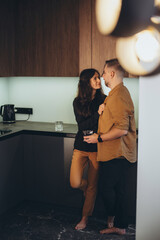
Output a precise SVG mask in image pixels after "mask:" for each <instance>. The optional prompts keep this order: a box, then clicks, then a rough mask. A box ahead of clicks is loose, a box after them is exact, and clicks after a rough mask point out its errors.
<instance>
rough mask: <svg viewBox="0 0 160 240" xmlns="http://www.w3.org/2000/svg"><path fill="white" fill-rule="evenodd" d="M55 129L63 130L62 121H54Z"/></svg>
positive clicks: (57, 130)
mask: <svg viewBox="0 0 160 240" xmlns="http://www.w3.org/2000/svg"><path fill="white" fill-rule="evenodd" d="M55 131H56V132H61V131H63V122H62V121H56V122H55Z"/></svg>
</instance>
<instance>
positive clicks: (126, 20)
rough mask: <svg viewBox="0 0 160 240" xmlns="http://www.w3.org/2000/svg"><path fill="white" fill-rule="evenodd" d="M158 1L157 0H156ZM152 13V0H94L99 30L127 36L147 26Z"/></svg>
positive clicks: (103, 32) (105, 33) (104, 32)
mask: <svg viewBox="0 0 160 240" xmlns="http://www.w3.org/2000/svg"><path fill="white" fill-rule="evenodd" d="M157 1H159V0H157ZM153 14H154V0H147V4H146V0H123V1H122V0H96V20H97V26H98V29H99V31H100V32H101V33H102V34H104V35H108V34H111V35H113V36H117V37H128V36H131V35H133V34H135V33H138V32H140V31H142V30H143V29H145V28H146V27H148V25H149V24H150V18H151V17H152V16H153Z"/></svg>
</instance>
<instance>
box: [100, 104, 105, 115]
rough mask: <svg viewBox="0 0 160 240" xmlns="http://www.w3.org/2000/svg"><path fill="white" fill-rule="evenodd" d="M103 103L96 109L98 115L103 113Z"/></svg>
mask: <svg viewBox="0 0 160 240" xmlns="http://www.w3.org/2000/svg"><path fill="white" fill-rule="evenodd" d="M104 106H105V105H104V103H102V104H101V105H100V106H99V108H98V114H99V115H101V114H102V113H103V111H104Z"/></svg>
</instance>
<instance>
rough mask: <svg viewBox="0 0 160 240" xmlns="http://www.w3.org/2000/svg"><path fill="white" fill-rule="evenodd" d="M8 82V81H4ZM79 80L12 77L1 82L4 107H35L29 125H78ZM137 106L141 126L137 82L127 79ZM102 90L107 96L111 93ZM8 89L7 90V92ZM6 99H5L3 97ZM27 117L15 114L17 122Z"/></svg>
mask: <svg viewBox="0 0 160 240" xmlns="http://www.w3.org/2000/svg"><path fill="white" fill-rule="evenodd" d="M5 80H6V81H5ZM78 80H79V78H78V77H65V78H62V77H10V78H6V79H5V78H4V79H3V78H0V89H1V92H2V93H3V94H2V95H1V96H2V98H3V101H2V102H1V103H2V104H4V103H12V104H14V105H15V107H32V108H33V115H31V116H30V119H29V120H30V121H39V122H55V121H57V120H62V121H63V122H65V123H76V121H75V117H74V113H73V107H72V102H73V99H74V98H75V96H76V94H77V86H78ZM124 83H125V85H126V86H127V88H128V89H129V91H130V93H131V96H132V99H133V102H134V105H135V117H136V123H137V125H138V87H139V86H138V83H139V81H138V79H132V78H131V79H129V78H128V79H124ZM102 86H103V89H104V91H105V93H106V94H108V89H107V88H106V86H104V82H103V80H102ZM4 89H5V90H4ZM4 95H5V96H6V98H5V97H4ZM27 117H28V116H27V115H22V114H16V120H23V119H27Z"/></svg>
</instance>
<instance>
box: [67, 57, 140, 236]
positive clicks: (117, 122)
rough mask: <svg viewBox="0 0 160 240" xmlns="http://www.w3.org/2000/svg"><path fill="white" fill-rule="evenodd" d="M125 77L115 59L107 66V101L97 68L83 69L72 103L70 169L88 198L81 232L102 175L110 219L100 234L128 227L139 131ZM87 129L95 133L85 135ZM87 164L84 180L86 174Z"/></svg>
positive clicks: (121, 231)
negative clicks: (131, 173) (129, 177)
mask: <svg viewBox="0 0 160 240" xmlns="http://www.w3.org/2000/svg"><path fill="white" fill-rule="evenodd" d="M124 74H125V71H124V70H123V68H122V67H121V66H120V64H119V62H118V60H117V59H111V60H108V61H106V62H105V66H104V70H103V74H102V77H103V79H104V81H105V85H106V86H107V87H109V88H110V89H111V91H110V93H109V95H108V97H106V96H105V95H104V94H103V92H102V89H101V81H100V74H99V72H98V71H97V70H96V69H85V70H83V71H82V72H81V74H80V79H79V84H78V94H77V97H76V98H75V99H74V101H73V107H74V113H75V117H76V121H77V123H78V133H77V135H76V139H75V143H74V151H73V157H72V164H71V169H70V184H71V186H72V187H73V188H80V189H81V190H82V191H83V192H84V196H85V201H84V205H83V211H82V219H81V221H80V222H79V223H78V224H77V225H76V227H75V229H77V230H79V229H84V228H85V227H86V225H87V221H88V217H89V216H91V215H92V212H93V208H94V203H95V198H96V191H97V182H98V176H99V181H100V184H99V185H100V193H101V195H102V198H103V200H104V205H105V207H106V212H107V216H108V219H107V228H106V229H104V230H101V231H100V233H102V234H104V233H106V234H110V233H116V234H121V235H122V234H125V233H126V228H127V227H128V219H127V210H126V202H127V199H126V195H127V194H126V182H127V179H126V178H127V170H128V168H129V167H130V164H132V163H133V162H135V161H136V126H135V119H134V106H133V102H132V99H131V97H130V94H129V92H128V90H127V88H126V87H125V86H124V85H123V78H124ZM86 130H90V131H92V132H93V134H91V135H88V136H84V131H86ZM97 146H98V151H97ZM87 163H88V164H89V168H88V178H87V180H85V179H83V172H84V169H85V167H86V165H87Z"/></svg>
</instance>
